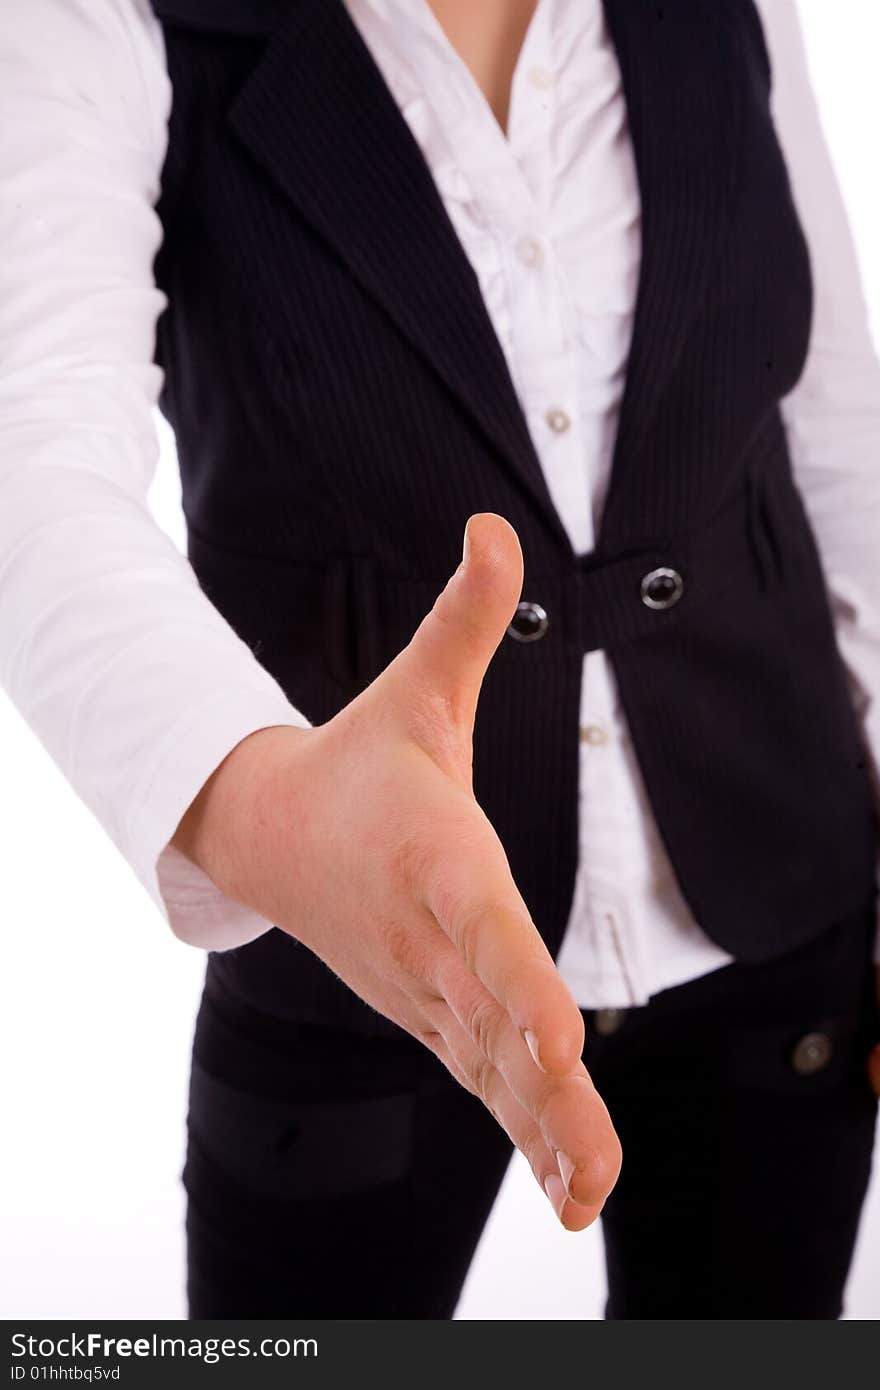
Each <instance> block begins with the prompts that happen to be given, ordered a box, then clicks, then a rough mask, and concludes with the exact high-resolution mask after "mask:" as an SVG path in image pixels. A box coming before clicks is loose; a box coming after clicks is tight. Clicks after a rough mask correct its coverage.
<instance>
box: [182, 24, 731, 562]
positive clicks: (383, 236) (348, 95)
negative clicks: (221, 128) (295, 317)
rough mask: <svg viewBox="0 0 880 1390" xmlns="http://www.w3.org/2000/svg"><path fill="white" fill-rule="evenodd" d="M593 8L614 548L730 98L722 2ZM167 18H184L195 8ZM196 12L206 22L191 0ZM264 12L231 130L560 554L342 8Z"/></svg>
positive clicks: (663, 371)
mask: <svg viewBox="0 0 880 1390" xmlns="http://www.w3.org/2000/svg"><path fill="white" fill-rule="evenodd" d="M602 2H603V7H604V12H605V17H606V22H607V25H608V29H609V33H610V36H611V38H612V40H613V42H614V45H615V48H616V52H617V57H618V62H619V64H620V71H621V78H622V82H623V89H624V96H625V100H626V109H627V117H628V125H629V132H630V136H631V139H632V144H633V151H634V156H635V162H636V170H637V175H638V182H639V190H640V197H641V211H642V260H641V267H640V277H639V285H638V293H637V298H636V306H635V318H634V323H633V331H632V339H631V346H630V354H629V361H628V365H627V375H626V383H625V390H624V394H623V399H622V402H621V408H620V412H619V417H618V428H617V438H616V441H615V448H614V455H613V460H612V466H611V479H610V485H609V489H608V493H607V496H606V501H605V507H604V514H603V519H602V526H601V529H600V536H599V542H598V547H597V548H599V549H613V548H615V547H618V548H619V547H620V545H622V544H625V543H626V541H627V539H628V538H630V537H631V536H632V532H633V527H634V525H636V522H634V520H633V516H634V515H635V516H637V518H638V523H637V524H638V525H639V526H641V527H644V526H645V525H648V526H650V508H648V515H647V516H646V515H645V507H644V505H643V503H644V496H643V493H644V488H645V486H648V487H649V486H650V483H649V481H648V476H649V475H650V470H651V467H652V460H651V457H650V425H651V419H652V413H653V411H654V410H655V408H656V406H657V404H658V402H659V400H660V398H661V396H662V393H663V390H664V387H665V385H666V384H667V382H668V380H669V378H670V376H671V374H672V373H673V372H674V370H675V367H676V364H677V361H678V359H679V356H680V354H681V351H682V349H683V347H684V344H685V341H686V337H687V330H688V325H689V322H690V320H691V318H692V316H693V315H694V314H695V313H696V312H697V311H698V310H699V309H700V307H701V305H702V303H703V301H704V299H705V295H706V291H707V287H708V285H709V283H710V277H711V273H712V269H713V265H714V263H715V258H716V253H717V250H718V248H719V247H720V244H721V238H722V237H723V235H724V232H725V230H726V228H727V226H728V225H729V221H730V217H729V213H730V209H731V203H732V198H733V195H734V191H735V188H736V183H737V171H738V162H739V156H740V151H739V144H738V126H739V115H740V111H739V102H740V100H741V97H740V95H739V93H740V86H741V82H740V81H739V80H738V78H737V62H736V60H737V56H738V55H737V51H736V49H737V44H738V37H737V34H736V31H735V26H734V23H733V22H732V19H733V16H732V3H731V0H668V2H667V3H666V4H665V5H662V6H660V5H657V4H656V3H655V0H602ZM747 2H748V3H750V0H747ZM164 3H166V4H168V3H169V0H164ZM173 3H174V4H176V5H177V6H178V7H179V6H180V5H188V6H189V7H190V8H193V5H194V0H173ZM226 3H227V5H228V4H229V3H230V0H226ZM263 3H264V5H267V4H268V0H263ZM157 8H158V9H160V10H161V4H157ZM196 8H199V10H200V13H204V5H203V3H202V0H198V5H197V6H196ZM233 8H234V6H233ZM272 8H273V13H276V12H277V11H276V10H275V8H274V5H273V7H272ZM280 10H281V12H282V13H281V18H280V20H279V21H278V23H277V24H275V25H274V27H273V31H272V33H271V35H270V37H269V39H268V42H267V45H266V48H265V50H264V52H263V54H262V56H261V58H260V59H259V60H258V62H257V64H256V66H255V68H254V69H253V70H252V72H251V74H250V75H249V77H248V79H247V81H246V82H245V84H244V86H243V88H242V89H241V90H240V92H239V93H238V95H237V97H236V99H235V100H234V102H233V104H232V107H231V109H230V111H229V114H228V119H229V122H230V125H231V128H232V129H233V130H234V132H235V133H236V135H237V137H238V138H239V139H240V140H241V141H242V143H243V144H244V145H245V146H246V147H247V149H248V150H249V151H250V153H251V155H252V156H253V157H254V158H255V159H256V160H257V161H258V162H259V164H260V165H261V166H262V168H263V169H264V170H265V171H266V173H267V174H268V175H269V176H270V177H271V178H272V179H273V180H274V182H275V183H276V185H277V186H278V187H279V188H280V189H281V190H282V191H283V193H284V194H285V195H286V196H287V197H288V198H289V199H290V201H291V203H292V204H294V205H295V206H296V207H297V208H298V209H299V211H300V213H301V214H302V215H303V216H304V217H305V218H307V219H308V221H309V222H310V224H311V225H312V226H313V227H314V228H315V230H316V231H318V232H319V233H320V235H321V236H322V237H323V238H324V239H325V241H326V242H327V243H328V245H330V246H331V247H332V248H333V250H334V252H335V253H336V255H337V256H338V257H339V258H340V259H341V260H342V261H343V262H344V264H345V265H346V266H347V267H348V269H349V270H350V272H351V273H352V274H353V275H354V276H355V277H356V278H357V280H358V281H359V282H360V284H361V285H362V287H363V288H364V289H365V290H366V291H367V292H368V293H369V294H370V295H371V296H372V297H373V299H374V300H375V301H376V302H377V303H378V304H379V305H381V307H382V308H383V309H384V311H385V312H386V313H387V314H388V315H389V316H390V318H391V319H392V320H393V321H394V322H395V323H396V325H397V327H398V328H399V330H400V331H401V332H402V333H403V334H404V335H405V336H406V337H407V338H408V340H409V341H410V342H411V343H412V345H413V346H414V347H415V348H416V349H417V350H418V351H419V352H420V353H421V355H422V356H423V358H424V359H425V360H426V361H427V362H428V363H429V364H430V365H431V366H432V367H433V369H434V370H435V371H436V372H437V373H438V374H439V376H440V377H441V379H442V380H443V381H444V383H445V384H446V386H447V388H448V389H449V391H450V392H451V393H452V395H453V396H454V398H455V399H456V400H457V401H458V402H459V404H460V405H461V406H463V407H464V409H466V410H467V411H468V412H469V414H470V416H471V418H472V419H473V420H474V422H475V423H476V425H477V426H478V427H479V428H480V429H481V430H482V431H483V433H484V435H485V436H486V437H487V438H488V439H489V440H490V442H491V443H492V444H494V446H495V448H496V450H497V452H498V454H499V456H500V457H501V458H502V459H503V461H504V462H505V463H506V465H507V466H508V467H509V468H510V469H511V470H512V471H513V473H514V474H515V476H516V477H517V478H518V479H519V481H520V483H521V484H522V486H523V487H524V488H525V489H526V490H527V492H528V493H529V494H530V496H531V498H532V499H533V501H534V502H535V504H536V505H537V507H538V509H539V511H540V513H541V515H542V516H543V517H544V519H545V521H546V522H547V523H548V525H549V526H550V527H551V528H552V529H553V531H554V532H555V534H556V535H557V537H558V539H559V540H560V543H561V544H562V545H563V546H564V547H565V548H566V549H569V550H570V542H569V540H568V536H567V533H566V531H565V528H564V526H563V524H562V521H561V519H560V517H559V515H558V513H557V512H556V510H555V507H554V505H553V502H552V499H551V497H550V494H549V491H548V489H547V485H546V481H545V478H544V475H543V472H542V469H541V465H540V462H539V460H538V457H537V455H536V453H535V450H534V446H533V444H532V441H531V438H530V435H529V431H528V427H527V425H526V422H525V419H524V417H523V414H522V411H521V408H520V405H519V401H518V399H517V396H516V392H515V388H514V386H513V383H512V381H511V378H510V374H509V372H508V369H507V365H506V362H505V360H504V354H503V352H502V349H501V347H500V344H499V342H498V340H497V337H496V335H495V332H494V329H493V327H492V323H491V320H490V318H489V316H488V313H487V311H486V309H485V306H484V304H483V301H482V297H481V294H480V290H479V285H478V282H477V279H476V276H475V275H474V273H473V270H472V268H471V266H470V264H469V262H468V260H467V257H466V255H465V252H464V250H463V248H462V246H461V244H460V242H459V240H458V237H457V235H456V233H455V230H454V228H453V226H452V224H451V222H450V221H449V218H448V216H447V214H446V211H445V209H444V207H443V203H442V200H441V198H440V195H439V193H438V191H437V189H436V187H435V184H434V181H433V179H432V177H431V174H430V171H429V169H428V167H427V165H426V163H425V161H424V158H423V156H422V154H421V151H420V149H419V147H418V145H417V143H416V141H415V139H414V138H413V136H412V134H411V132H410V130H409V127H408V125H407V123H406V121H405V119H404V117H403V116H402V115H401V113H400V111H399V109H398V107H397V105H396V103H395V101H394V98H393V96H392V95H391V92H390V91H389V89H388V87H387V85H386V83H385V81H384V79H383V78H382V75H381V73H380V72H379V70H378V68H377V67H376V65H375V64H374V62H373V59H372V57H371V55H370V53H369V51H368V49H367V48H366V46H365V44H364V43H363V41H362V40H361V37H360V35H359V33H358V31H357V29H356V27H355V25H354V24H353V22H352V21H351V19H350V18H349V16H348V13H347V11H346V9H345V5H344V4H343V3H342V0H287V3H286V4H285V5H282V6H280ZM634 489H635V494H634V491H633V490H634ZM634 503H635V504H636V505H635V506H634Z"/></svg>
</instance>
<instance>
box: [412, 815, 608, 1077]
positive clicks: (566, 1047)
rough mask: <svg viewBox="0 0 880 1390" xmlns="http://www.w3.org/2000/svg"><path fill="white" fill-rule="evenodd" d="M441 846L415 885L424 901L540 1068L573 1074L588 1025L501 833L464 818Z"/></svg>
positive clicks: (429, 856)
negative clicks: (523, 889) (516, 876)
mask: <svg viewBox="0 0 880 1390" xmlns="http://www.w3.org/2000/svg"><path fill="white" fill-rule="evenodd" d="M478 809H479V808H477V810H478ZM437 845H438V846H439V847H438V848H437V850H436V852H434V853H430V854H427V855H425V856H424V859H423V863H422V865H421V872H420V876H419V881H418V882H417V883H415V884H414V891H415V892H416V895H417V897H418V898H419V900H420V901H421V903H422V904H423V906H425V907H426V908H427V909H428V910H429V911H430V912H431V913H433V915H434V917H435V919H436V921H437V923H438V925H439V926H440V927H441V929H442V930H443V931H444V932H445V933H446V935H447V936H448V938H449V939H450V941H451V942H452V943H453V945H454V946H455V948H456V950H457V951H458V952H459V954H460V956H461V958H462V960H463V961H464V962H465V964H466V965H467V967H468V969H469V970H471V971H472V972H473V974H474V975H476V976H477V978H478V979H479V980H480V981H482V983H483V984H484V985H485V987H486V988H487V989H488V990H489V992H490V994H492V995H493V996H494V997H495V999H497V1001H498V1003H499V1004H501V1006H502V1007H503V1008H504V1009H505V1010H506V1011H507V1013H508V1015H509V1017H510V1018H511V1020H512V1022H513V1024H514V1026H515V1027H516V1028H517V1029H518V1030H519V1032H520V1033H521V1034H522V1036H523V1038H524V1039H525V1041H526V1043H527V1045H528V1047H529V1050H530V1051H531V1053H532V1055H533V1057H534V1059H535V1061H536V1062H537V1064H538V1065H539V1066H540V1067H541V1068H542V1069H543V1070H544V1071H547V1072H550V1073H553V1074H556V1075H560V1074H565V1073H567V1072H570V1071H572V1070H573V1069H574V1068H575V1067H576V1066H577V1064H578V1062H579V1061H580V1057H581V1053H582V1051H583V1047H584V1020H583V1017H582V1015H581V1011H580V1009H579V1008H578V1006H577V1004H576V1003H575V1000H574V997H573V996H572V993H571V991H570V989H569V988H568V986H567V985H566V983H565V982H564V980H563V979H562V977H561V975H560V974H559V971H558V970H557V969H556V966H555V964H554V962H553V958H552V956H551V955H550V952H549V951H548V950H547V947H546V945H545V944H544V942H543V940H542V939H541V936H540V934H539V932H538V929H537V927H536V926H535V924H534V922H533V921H532V919H531V917H530V915H529V912H528V909H527V907H526V905H525V903H524V901H523V899H522V897H521V896H520V893H519V890H518V889H517V887H516V884H515V883H514V881H513V876H512V874H511V872H510V867H509V865H508V863H507V856H506V855H505V853H504V849H503V846H502V845H501V842H500V840H499V839H498V836H497V834H496V833H495V831H494V829H493V827H492V826H491V824H490V822H489V821H488V820H487V819H486V817H485V816H482V813H480V818H479V819H478V818H477V817H476V816H472V817H470V819H469V820H468V822H467V823H465V822H464V818H462V820H461V823H460V824H459V825H458V826H457V827H453V828H452V829H450V830H449V831H448V832H447V833H446V834H442V835H441V834H440V833H439V831H438V834H437ZM450 845H456V846H457V850H456V852H454V853H453V852H450V850H449V848H448V847H449V846H450Z"/></svg>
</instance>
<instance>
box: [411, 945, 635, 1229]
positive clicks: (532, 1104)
mask: <svg viewBox="0 0 880 1390" xmlns="http://www.w3.org/2000/svg"><path fill="white" fill-rule="evenodd" d="M432 991H433V992H434V994H435V996H437V997H438V1002H437V1003H436V1004H432V1002H431V1001H430V1000H425V1001H424V1004H423V1008H424V1011H425V1013H426V1014H427V1015H428V1016H429V1017H430V1018H431V1020H432V1023H433V1025H434V1026H435V1027H438V1028H440V1029H441V1031H444V1025H443V1018H444V1015H445V1011H446V1010H448V1011H449V1012H451V1013H452V1015H453V1016H454V1018H455V1019H456V1022H457V1024H458V1026H459V1027H460V1028H461V1029H462V1030H463V1031H464V1033H465V1034H466V1036H467V1037H468V1039H469V1042H470V1045H471V1046H472V1047H473V1048H475V1049H476V1052H475V1054H474V1055H475V1056H476V1057H478V1058H479V1057H483V1058H485V1059H486V1060H487V1061H488V1062H489V1064H490V1065H491V1066H492V1067H493V1068H494V1069H495V1071H497V1073H498V1074H499V1076H500V1077H501V1078H502V1080H503V1082H504V1083H505V1085H506V1086H507V1088H508V1089H509V1091H510V1093H511V1095H512V1097H513V1098H514V1100H515V1101H516V1103H517V1104H518V1105H519V1106H520V1107H521V1109H522V1110H523V1113H524V1114H527V1115H528V1117H529V1119H530V1121H531V1123H533V1124H534V1125H535V1127H536V1129H537V1130H538V1132H539V1133H540V1135H541V1138H542V1141H543V1143H544V1144H545V1145H546V1147H547V1148H548V1150H549V1151H550V1152H551V1153H552V1154H553V1155H554V1163H556V1164H557V1165H558V1167H559V1171H560V1175H561V1176H562V1178H563V1180H564V1182H565V1185H566V1189H567V1191H568V1193H569V1195H570V1196H571V1197H573V1198H574V1199H575V1200H576V1201H579V1202H584V1203H594V1202H602V1201H604V1200H605V1198H606V1197H607V1195H608V1193H609V1192H610V1191H611V1188H612V1187H613V1186H614V1184H615V1182H616V1181H617V1177H618V1175H619V1173H620V1166H621V1158H622V1156H621V1150H620V1141H619V1139H618V1137H617V1134H616V1131H615V1129H614V1126H613V1124H612V1122H611V1117H610V1115H609V1113H608V1110H607V1107H606V1105H605V1103H604V1101H603V1100H602V1098H601V1096H600V1095H599V1093H598V1091H597V1090H596V1088H595V1086H594V1085H593V1082H592V1080H591V1078H590V1076H589V1073H588V1072H587V1069H586V1067H585V1066H584V1065H583V1063H582V1062H580V1061H579V1062H578V1064H577V1067H576V1068H575V1069H574V1071H573V1072H572V1073H571V1074H570V1075H567V1076H554V1075H549V1074H547V1073H545V1072H543V1071H541V1070H540V1068H538V1067H537V1066H536V1065H535V1063H534V1061H533V1059H532V1056H531V1054H530V1052H529V1050H528V1048H527V1046H526V1044H525V1042H524V1040H523V1038H522V1036H521V1035H520V1033H519V1031H518V1030H517V1029H516V1027H515V1026H514V1024H513V1023H512V1021H511V1019H510V1017H509V1015H508V1014H507V1013H506V1011H505V1010H504V1009H503V1008H502V1007H501V1005H500V1004H499V1003H498V1001H497V1000H496V999H495V998H494V996H493V995H491V994H490V993H489V991H488V990H487V989H486V988H485V986H484V985H482V984H481V982H480V981H479V980H477V978H476V977H475V976H474V975H473V974H471V972H470V971H469V970H467V968H466V967H465V966H464V964H463V963H462V962H461V960H460V958H459V957H458V955H457V953H456V952H455V951H454V950H450V951H446V952H440V951H437V952H436V953H435V954H434V957H433V975H432ZM441 1000H442V1001H445V1002H440V1001H441Z"/></svg>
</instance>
